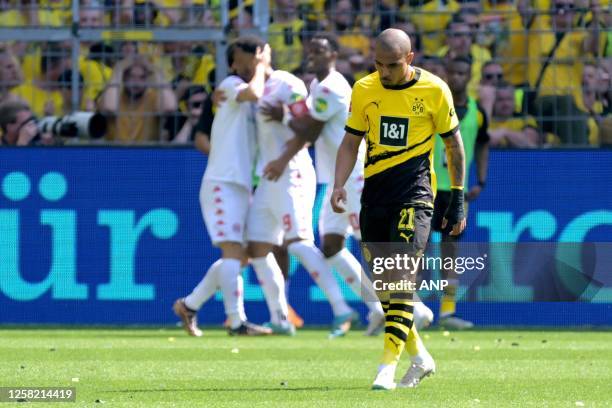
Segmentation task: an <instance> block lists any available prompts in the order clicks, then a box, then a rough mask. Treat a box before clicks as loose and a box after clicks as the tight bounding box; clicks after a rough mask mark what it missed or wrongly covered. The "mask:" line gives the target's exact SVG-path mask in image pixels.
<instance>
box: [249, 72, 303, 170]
mask: <svg viewBox="0 0 612 408" xmlns="http://www.w3.org/2000/svg"><path fill="white" fill-rule="evenodd" d="M307 94H308V92H307V90H306V85H304V82H303V81H302V80H301V79H299V78H298V77H296V76H295V75H293V74H291V73H289V72H286V71H274V72H273V73H272V74H271V75H270V77H269V78H268V79H267V80H266V84H265V88H264V94H263V96H262V97H261V98H259V101H258V103H257V106H258V108H259V107H261V106H265V105H277V104H279V103H282V104H283V105H291V104H292V103H295V102H297V101H300V100H303V99H305V98H306V95H307ZM293 137H294V133H293V131H292V130H291V129H290V128H289V127H288V126H285V125H283V124H282V123H280V122H276V121H270V120H268V119H267V117H266V116H264V115H262V114H261V112H260V110H259V109H258V112H257V141H258V146H259V158H258V162H257V174H258V175H260V176H261V175H262V174H263V169H264V167H265V166H266V165H267V164H268V163H269V162H271V161H272V160H276V159H277V158H278V157H279V156H280V155H281V154H282V153H283V151H284V149H285V144H286V143H287V142H288V141H289V140H291V139H293ZM302 166H312V159H311V158H310V155H309V154H308V149H306V148H304V149H302V150H300V151H299V152H298V153H297V154H296V155H295V156H293V158H292V159H291V161H290V162H289V164H288V165H287V168H286V169H285V171H288V170H292V169H300V168H304V167H302Z"/></svg>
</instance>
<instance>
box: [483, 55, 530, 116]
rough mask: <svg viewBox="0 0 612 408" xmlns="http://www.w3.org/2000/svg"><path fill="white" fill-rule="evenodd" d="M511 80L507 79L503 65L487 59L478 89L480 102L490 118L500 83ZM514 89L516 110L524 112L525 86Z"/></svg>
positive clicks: (519, 112)
mask: <svg viewBox="0 0 612 408" xmlns="http://www.w3.org/2000/svg"><path fill="white" fill-rule="evenodd" d="M505 82H510V81H507V80H506V77H505V75H504V70H503V68H502V65H501V64H500V63H499V62H498V61H497V60H491V61H487V62H486V63H485V64H484V65H483V66H482V77H481V78H480V87H479V89H478V102H480V106H482V108H483V109H484V111H485V112H486V114H487V117H488V118H491V117H492V116H493V106H494V105H495V96H496V94H497V89H498V88H499V86H500V84H502V83H505ZM513 89H514V111H515V112H516V113H518V114H521V113H523V111H524V109H523V100H524V94H525V92H524V90H523V88H518V87H515V88H513Z"/></svg>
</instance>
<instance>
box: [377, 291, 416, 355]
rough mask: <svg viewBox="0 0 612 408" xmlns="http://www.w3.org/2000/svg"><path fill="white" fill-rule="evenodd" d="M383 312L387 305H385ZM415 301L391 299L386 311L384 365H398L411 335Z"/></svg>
mask: <svg viewBox="0 0 612 408" xmlns="http://www.w3.org/2000/svg"><path fill="white" fill-rule="evenodd" d="M383 310H385V305H384V304H383ZM412 312H413V301H412V300H408V299H393V298H392V299H391V300H390V301H389V304H388V308H387V309H386V310H385V320H386V322H385V338H384V351H383V358H382V364H397V363H398V362H399V359H400V356H401V355H402V352H403V351H404V347H405V345H406V340H407V339H408V336H409V335H410V329H411V327H412V319H413V314H412Z"/></svg>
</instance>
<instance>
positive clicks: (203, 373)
mask: <svg viewBox="0 0 612 408" xmlns="http://www.w3.org/2000/svg"><path fill="white" fill-rule="evenodd" d="M423 337H424V338H425V342H426V344H427V345H428V348H429V350H430V351H431V353H432V354H433V356H434V358H435V359H436V362H437V365H438V372H437V374H436V375H435V376H433V377H429V378H427V379H426V380H424V382H423V383H422V384H421V386H420V387H419V388H417V389H414V390H400V389H398V390H396V391H392V392H383V391H370V390H369V387H370V384H371V382H372V380H373V378H374V374H375V371H376V367H377V364H378V360H379V357H380V355H381V347H382V337H381V336H379V337H377V338H366V337H364V336H362V334H361V332H357V331H355V332H351V333H350V334H349V335H348V336H347V337H345V338H342V339H336V340H331V341H330V340H327V332H326V331H321V330H301V331H299V332H298V335H297V336H296V337H293V338H289V337H268V338H244V337H242V338H236V337H228V336H227V335H226V334H225V333H224V332H222V331H220V330H206V331H205V335H204V337H202V338H189V337H187V336H186V335H185V334H184V333H183V332H182V331H179V330H178V329H138V330H134V329H112V330H111V329H72V330H64V329H61V330H60V329H57V330H49V329H27V330H23V329H2V330H0V386H21V387H25V386H27V387H34V386H58V387H69V386H74V387H76V389H77V404H74V405H73V404H70V406H75V405H76V406H88V407H91V406H102V405H104V404H106V406H113V407H115V406H124V407H170V406H175V407H189V408H191V407H200V406H202V407H249V408H253V407H271V406H279V407H281V406H282V407H308V408H316V407H325V406H329V407H385V408H389V407H408V406H419V407H423V406H431V407H500V406H513V407H528V406H533V407H542V406H550V407H575V406H586V407H592V406H597V407H602V406H612V332H587V331H584V332H582V331H488V330H483V331H479V330H475V331H469V332H451V333H444V332H442V331H437V330H430V331H425V332H423ZM404 357H406V354H404ZM406 367H407V360H406V359H405V358H404V359H403V361H402V363H401V365H400V367H399V369H398V374H397V375H398V378H397V380H399V378H400V376H401V375H403V372H404V370H405V369H406ZM96 400H97V401H98V403H96ZM10 405H16V406H23V405H24V404H17V403H15V404H4V403H2V404H0V408H2V407H4V406H10ZM44 405H45V404H37V405H36V406H44ZM52 406H57V405H55V404H54V405H52ZM62 406H64V405H62Z"/></svg>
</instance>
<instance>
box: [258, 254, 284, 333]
mask: <svg viewBox="0 0 612 408" xmlns="http://www.w3.org/2000/svg"><path fill="white" fill-rule="evenodd" d="M251 264H252V265H253V269H255V273H256V274H257V279H258V280H259V284H260V285H261V288H262V289H263V292H264V296H265V298H266V303H267V304H268V310H269V311H270V322H272V323H273V324H284V323H285V322H286V321H287V315H288V314H289V307H288V306H287V298H286V297H285V279H284V278H283V273H282V271H281V269H280V266H278V262H276V258H274V255H272V253H269V254H268V255H266V256H265V257H261V258H253V259H251Z"/></svg>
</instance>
